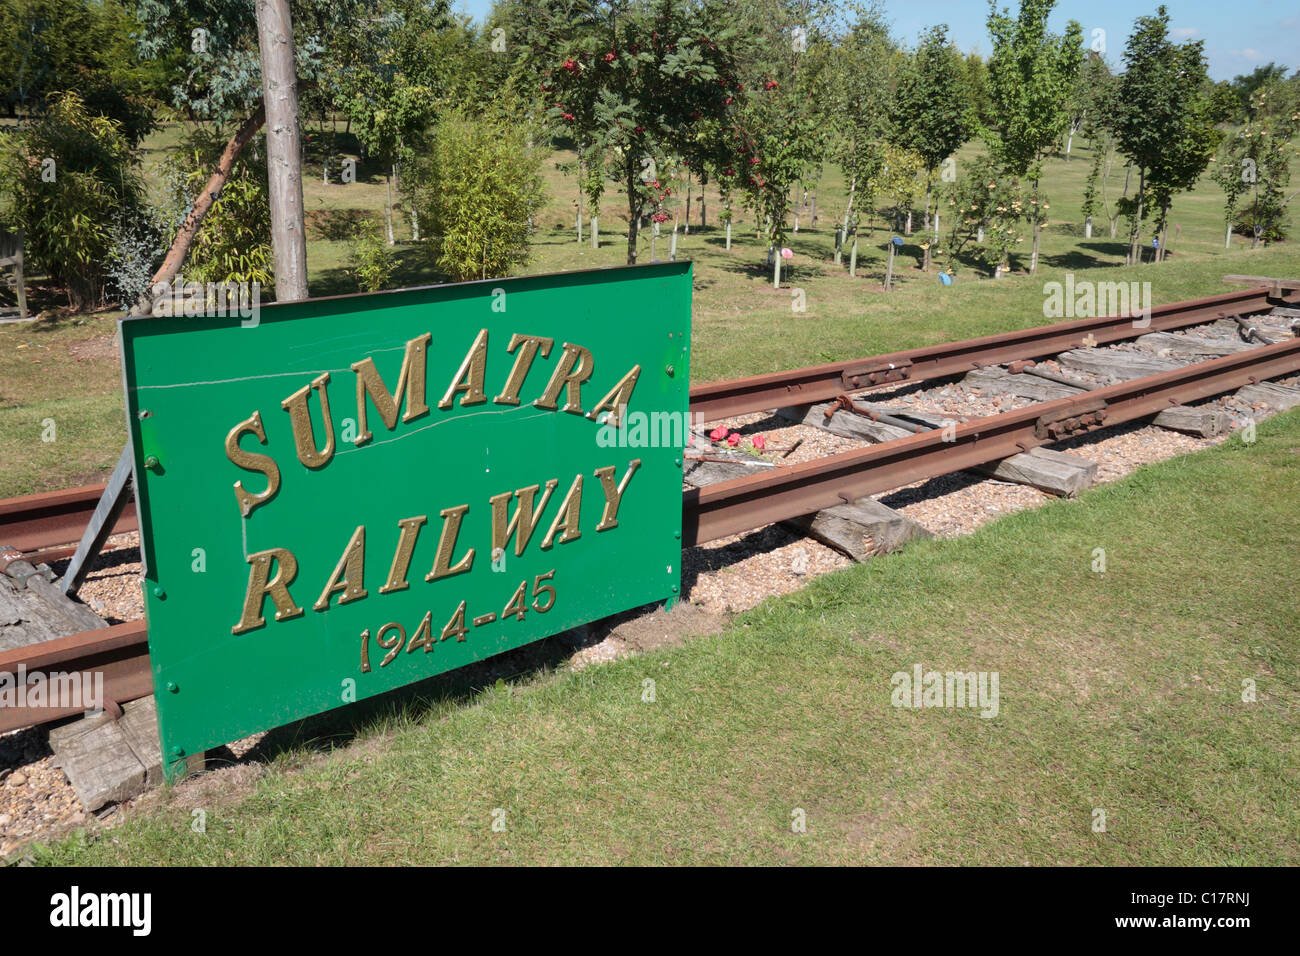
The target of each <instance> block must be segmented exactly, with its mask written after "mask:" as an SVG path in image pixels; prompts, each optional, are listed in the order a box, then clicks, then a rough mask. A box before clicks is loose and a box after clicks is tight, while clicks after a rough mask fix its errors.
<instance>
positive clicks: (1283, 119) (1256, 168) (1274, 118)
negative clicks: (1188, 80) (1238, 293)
mask: <svg viewBox="0 0 1300 956" xmlns="http://www.w3.org/2000/svg"><path fill="white" fill-rule="evenodd" d="M1250 116H1251V119H1250V120H1249V121H1248V122H1247V123H1246V124H1245V125H1244V126H1242V127H1241V128H1240V129H1239V130H1237V132H1236V133H1234V134H1233V135H1232V136H1230V137H1228V138H1227V139H1226V140H1225V142H1224V144H1223V149H1222V150H1221V152H1220V154H1219V157H1218V162H1217V163H1216V165H1215V167H1214V173H1213V175H1214V179H1215V181H1216V182H1217V183H1218V184H1219V185H1220V186H1221V187H1222V188H1223V192H1224V197H1225V203H1224V216H1225V224H1226V226H1227V238H1226V239H1225V242H1227V241H1230V240H1231V236H1232V229H1233V225H1234V223H1238V222H1239V223H1240V225H1241V226H1242V227H1243V228H1244V230H1245V231H1246V232H1248V233H1249V234H1250V236H1251V244H1252V246H1253V245H1258V244H1259V243H1260V242H1265V243H1267V242H1270V241H1278V240H1281V239H1283V238H1285V236H1286V227H1285V222H1284V214H1285V210H1286V205H1287V203H1288V202H1289V201H1290V199H1291V198H1292V197H1288V196H1286V189H1287V186H1288V185H1289V183H1290V181H1291V160H1292V157H1294V156H1295V154H1296V152H1297V150H1296V148H1295V146H1294V145H1293V144H1292V140H1293V139H1294V138H1295V137H1296V135H1297V134H1298V133H1300V85H1297V84H1296V83H1295V82H1272V83H1268V84H1267V85H1265V86H1263V87H1261V88H1259V89H1258V90H1257V91H1256V93H1255V95H1254V96H1253V97H1252V99H1251V103H1250ZM1245 196H1249V197H1250V202H1249V204H1248V205H1246V206H1245V207H1244V208H1241V207H1240V202H1241V199H1242V198H1243V197H1245Z"/></svg>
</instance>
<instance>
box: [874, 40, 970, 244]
mask: <svg viewBox="0 0 1300 956" xmlns="http://www.w3.org/2000/svg"><path fill="white" fill-rule="evenodd" d="M969 102H970V99H969V92H968V90H967V87H966V64H965V62H964V61H963V60H962V57H961V54H959V53H958V52H957V49H956V47H954V46H952V45H951V44H950V43H949V42H948V28H947V27H946V26H937V27H931V28H930V30H929V31H928V32H926V33H925V34H924V36H922V38H921V42H920V44H919V45H918V46H917V49H916V52H915V53H914V54H913V55H912V57H911V58H910V59H909V60H908V62H907V65H906V66H905V67H904V69H903V74H902V76H901V77H900V78H899V82H898V89H897V90H896V91H895V93H894V112H893V119H892V125H893V128H894V133H893V137H892V141H893V142H894V144H895V145H897V146H899V147H901V148H902V149H905V150H910V151H911V152H913V153H916V154H917V155H918V156H920V157H921V160H922V163H923V165H924V169H925V228H926V230H927V231H928V230H929V229H930V199H931V193H932V191H933V188H934V174H935V172H936V171H937V170H938V168H939V164H940V163H942V162H943V161H944V160H945V159H947V158H948V157H949V156H951V155H952V154H953V153H954V152H956V151H957V149H958V148H959V147H960V146H961V145H962V143H964V142H966V140H968V139H970V135H971V128H970V125H969V123H970V116H971V110H970V107H969ZM929 255H930V253H929V248H928V247H927V248H926V262H925V265H926V267H927V268H928V267H929Z"/></svg>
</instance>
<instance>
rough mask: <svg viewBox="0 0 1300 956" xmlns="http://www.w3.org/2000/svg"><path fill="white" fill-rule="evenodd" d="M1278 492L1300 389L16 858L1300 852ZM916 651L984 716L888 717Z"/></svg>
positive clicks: (779, 859)
mask: <svg viewBox="0 0 1300 956" xmlns="http://www.w3.org/2000/svg"><path fill="white" fill-rule="evenodd" d="M1298 494H1300V412H1293V413H1291V414H1289V415H1287V416H1283V417H1280V418H1277V419H1273V420H1271V421H1269V422H1267V423H1265V424H1263V425H1262V426H1261V427H1260V428H1259V432H1258V440H1257V441H1256V442H1255V443H1254V444H1252V445H1245V444H1243V443H1242V441H1241V439H1240V438H1239V437H1234V438H1233V439H1231V440H1230V441H1229V442H1228V443H1226V444H1225V445H1223V446H1220V447H1217V448H1214V449H1211V450H1209V451H1205V452H1201V453H1198V454H1195V455H1190V456H1185V457H1181V458H1176V459H1172V460H1169V461H1166V462H1163V463H1161V464H1157V465H1153V466H1149V467H1146V468H1143V469H1141V470H1140V471H1138V472H1137V473H1135V474H1134V475H1132V476H1130V477H1128V478H1127V479H1125V480H1123V481H1120V482H1117V483H1115V484H1111V485H1105V486H1101V487H1098V488H1096V489H1094V490H1092V491H1089V492H1087V493H1085V494H1084V495H1083V496H1081V497H1080V498H1079V499H1078V500H1075V501H1058V502H1055V503H1052V504H1049V505H1047V506H1046V507H1043V508H1041V509H1038V510H1035V511H1030V512H1022V513H1019V514H1016V515H1013V516H1010V517H1008V518H1005V519H1002V520H1000V521H998V522H996V523H993V524H990V525H986V526H985V527H983V528H982V529H980V530H979V531H978V532H976V533H975V534H973V535H971V536H969V537H966V538H962V539H956V540H946V541H932V542H926V543H923V544H919V545H917V546H914V547H912V548H910V549H909V550H907V551H905V552H903V553H902V554H898V555H894V556H890V557H887V558H881V559H877V560H875V561H872V562H870V563H868V564H866V565H861V566H857V567H853V568H850V569H847V570H844V571H840V572H837V573H834V574H831V575H828V576H825V577H822V578H819V579H817V580H815V581H814V582H812V584H811V585H810V586H809V587H807V588H806V589H804V590H803V591H801V592H798V593H796V594H793V595H790V596H786V597H782V598H775V599H771V600H769V601H767V602H766V603H764V604H763V605H761V606H760V607H758V608H757V609H755V610H754V611H752V612H749V613H747V614H745V615H742V616H741V617H740V618H738V619H737V620H736V621H735V622H734V623H733V625H732V626H731V627H730V628H729V629H728V630H727V631H726V632H725V633H723V634H721V635H718V636H714V637H708V638H702V639H697V640H693V641H691V642H690V643H688V644H686V645H684V646H680V647H677V648H672V649H667V650H661V651H657V652H654V653H650V654H647V655H644V656H640V657H636V658H631V659H625V660H622V661H619V662H616V663H612V664H608V665H603V666H599V667H595V668H589V669H586V670H583V671H581V672H577V673H573V672H567V671H561V672H560V673H556V674H546V673H543V674H537V675H534V676H531V677H526V678H524V679H521V680H519V681H517V682H516V683H514V684H511V685H506V686H504V687H498V688H493V689H488V690H486V691H484V692H481V693H479V694H478V695H477V696H475V697H474V698H473V699H471V700H470V701H468V702H466V701H460V702H445V703H443V704H442V705H439V706H434V707H432V708H430V709H428V710H421V709H419V708H414V707H413V708H410V709H408V710H406V711H405V712H402V713H401V714H400V715H399V717H398V718H396V719H391V720H388V721H380V722H377V723H373V724H371V725H370V726H369V728H368V729H363V731H362V735H361V738H360V739H359V740H358V741H357V742H355V743H354V744H352V745H351V746H349V747H345V748H342V749H339V750H337V751H335V752H334V753H332V754H329V755H327V756H314V755H312V753H311V752H310V751H308V750H307V749H305V748H302V749H298V750H291V751H289V752H287V753H286V754H285V755H284V756H283V757H282V758H281V760H280V761H279V762H278V764H277V765H276V766H274V767H273V768H272V770H271V771H270V772H269V773H268V775H267V776H265V777H264V778H263V779H262V780H260V781H259V782H258V783H257V784H256V785H254V786H253V787H252V788H251V790H249V791H248V792H247V793H246V794H244V795H241V796H238V797H235V798H230V797H227V798H226V799H225V800H224V801H222V802H217V801H216V800H215V799H214V800H213V801H212V802H211V804H210V805H208V806H207V809H208V813H207V818H206V826H207V828H206V833H203V834H199V833H195V832H194V831H193V830H192V829H191V823H192V821H193V819H194V818H193V816H192V810H193V809H194V808H195V807H200V808H202V807H204V806H205V804H204V803H203V802H199V803H197V804H196V803H195V802H194V801H193V800H190V799H179V794H180V792H179V791H177V792H173V794H172V799H171V800H170V801H164V803H163V805H162V806H161V807H160V808H159V809H157V810H156V811H154V812H151V813H148V814H142V815H138V816H135V817H133V818H131V819H129V820H127V821H126V822H125V823H124V824H123V825H122V826H121V827H119V828H115V829H113V830H110V831H105V832H103V833H101V834H99V835H95V836H91V835H87V834H84V833H83V834H79V835H77V836H75V837H73V838H71V839H69V840H66V841H64V842H61V843H59V844H56V845H55V846H53V847H50V848H40V849H38V850H37V853H36V856H37V859H38V860H40V861H42V862H47V863H55V864H68V865H94V864H128V865H136V864H141V865H153V864H163V865H177V864H190V863H199V864H283V863H288V864H389V863H394V864H412V863H529V864H542V863H546V864H553V863H642V864H656V863H683V864H685V863H705V864H717V863H751V864H775V863H808V864H826V863H829V864H842V863H873V864H874V863H881V864H914V863H915V864H922V863H924V864H963V863H965V864H1023V863H1029V864H1168V865H1189V864H1289V865H1295V864H1297V863H1300V805H1298V804H1297V802H1296V801H1295V800H1294V799H1293V795H1294V792H1295V788H1296V786H1297V783H1300V779H1298V778H1300V752H1298V751H1297V739H1296V737H1297V729H1296V728H1297V726H1298V725H1297V716H1300V715H1297V712H1296V700H1297V697H1296V692H1297V690H1300V607H1298V606H1297V604H1296V602H1295V600H1294V579H1295V573H1296V568H1297V563H1296V558H1295V554H1296V551H1297V548H1298V547H1300V516H1297V514H1296V512H1295V508H1294V502H1295V500H1296V497H1297V495H1298ZM1097 548H1103V549H1105V552H1106V562H1107V564H1106V570H1105V572H1104V573H1097V572H1096V571H1094V570H1093V565H1094V561H1095V549H1097ZM917 663H919V664H921V665H923V667H925V668H926V669H935V670H942V671H947V670H963V671H972V670H973V671H996V672H998V674H999V676H1000V701H999V713H998V715H997V716H996V717H994V718H992V719H984V718H982V717H980V716H979V714H978V713H977V712H976V711H974V710H970V709H946V710H940V709H920V710H912V709H902V708H895V707H894V706H892V705H891V702H890V693H891V683H890V678H891V675H892V674H894V673H895V672H898V671H910V670H911V668H912V666H913V665H914V664H917ZM647 678H651V679H653V680H654V681H655V697H656V700H655V702H654V703H646V702H643V692H644V687H645V685H644V681H645V680H646V679H647ZM1247 680H1251V681H1254V682H1256V685H1257V695H1258V696H1257V700H1255V702H1253V703H1247V702H1244V701H1243V699H1242V690H1243V681H1247ZM498 809H499V810H503V811H504V821H505V828H504V830H502V831H500V832H497V831H494V829H493V826H492V824H493V820H494V816H493V814H494V811H496V810H498ZM799 810H802V811H803V812H804V813H805V814H806V821H807V830H806V832H804V833H797V832H794V831H793V830H792V827H791V824H792V820H793V817H792V814H794V813H795V812H796V811H799ZM1097 810H1104V811H1105V816H1106V821H1105V822H1106V826H1105V831H1104V832H1096V831H1095V830H1094V820H1095V819H1097V817H1096V815H1095V811H1097Z"/></svg>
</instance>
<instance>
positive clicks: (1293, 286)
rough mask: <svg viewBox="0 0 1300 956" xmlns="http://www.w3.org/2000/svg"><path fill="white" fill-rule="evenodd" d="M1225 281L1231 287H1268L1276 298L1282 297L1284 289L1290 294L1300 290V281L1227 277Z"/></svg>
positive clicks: (1237, 276)
mask: <svg viewBox="0 0 1300 956" xmlns="http://www.w3.org/2000/svg"><path fill="white" fill-rule="evenodd" d="M1223 281H1224V282H1226V283H1228V284H1229V285H1250V286H1256V285H1262V286H1268V287H1269V294H1270V295H1272V296H1274V297H1280V296H1281V294H1282V291H1283V290H1284V289H1285V290H1286V291H1288V292H1294V291H1296V290H1297V289H1300V279H1280V278H1276V277H1274V276H1242V275H1227V276H1224V277H1223Z"/></svg>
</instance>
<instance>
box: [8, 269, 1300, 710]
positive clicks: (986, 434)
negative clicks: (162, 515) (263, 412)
mask: <svg viewBox="0 0 1300 956" xmlns="http://www.w3.org/2000/svg"><path fill="white" fill-rule="evenodd" d="M1266 292H1267V290H1265V289H1251V290H1248V291H1247V292H1244V293H1236V294H1230V295H1227V296H1212V297H1210V298H1208V299H1201V300H1196V301H1195V302H1190V303H1177V304H1175V305H1171V306H1165V307H1163V308H1162V309H1160V310H1153V311H1152V322H1151V325H1150V326H1149V327H1145V328H1142V329H1136V330H1135V329H1133V327H1132V323H1131V320H1129V319H1118V320H1117V319H1114V318H1110V319H1098V320H1083V321H1081V322H1067V323H1060V324H1058V325H1056V326H1045V327H1042V328H1039V329H1031V330H1027V331H1026V332H1020V333H1007V334H1005V335H996V336H987V337H985V338H982V339H971V340H968V341H966V342H958V343H952V344H950V345H945V346H934V347H931V348H927V349H917V350H913V351H912V352H907V353H895V355H894V356H881V357H879V358H877V359H860V360H857V361H856V362H849V363H838V364H833V365H826V366H818V367H816V368H811V369H798V370H795V371H793V372H786V373H777V374H776V375H768V376H756V377H754V378H750V379H739V380H736V381H735V382H723V383H716V384H714V385H704V386H700V387H699V388H698V389H693V390H692V393H691V401H692V410H693V411H694V410H696V408H697V407H698V408H701V409H712V410H713V411H711V412H708V413H707V414H713V415H714V416H715V417H725V416H726V415H730V414H738V413H739V411H741V410H744V411H753V410H755V409H762V408H771V407H776V406H781V405H789V404H794V403H806V402H811V401H820V400H824V399H826V398H834V397H836V396H837V395H838V394H840V393H841V392H844V391H846V390H861V389H862V388H865V387H869V386H870V385H871V384H873V383H871V382H870V381H867V380H866V379H865V378H864V377H863V376H864V375H865V376H867V377H868V378H869V376H870V374H871V370H872V369H875V370H876V371H877V372H878V373H879V372H880V371H881V369H882V366H883V372H884V373H885V374H884V377H885V379H886V380H907V381H921V380H924V379H926V378H935V377H942V376H944V375H950V374H956V373H958V372H962V371H966V370H968V369H969V368H971V367H975V366H979V365H990V364H1000V363H1001V362H1006V361H1011V360H1013V359H1025V358H1030V357H1038V356H1041V355H1046V354H1051V353H1054V352H1057V351H1062V350H1065V349H1068V348H1072V347H1075V346H1077V345H1079V344H1083V343H1082V340H1081V337H1082V336H1087V335H1089V334H1090V335H1091V336H1092V339H1093V342H1094V343H1095V344H1102V343H1105V342H1112V341H1118V340H1121V339H1124V338H1131V337H1133V336H1135V335H1139V334H1143V333H1145V332H1148V331H1160V330H1165V329H1171V328H1180V327H1183V326H1187V325H1195V324H1198V323H1203V322H1208V321H1213V320H1214V319H1216V318H1220V317H1224V316H1227V315H1232V314H1241V313H1247V314H1248V313H1249V312H1251V311H1257V310H1259V309H1261V308H1267V307H1268V305H1269V303H1268V300H1267V295H1266ZM1121 326H1122V327H1121ZM899 358H906V359H907V362H908V364H906V365H902V364H900V363H899V362H897V361H894V365H895V368H896V369H897V368H905V369H906V370H907V374H906V375H904V376H902V377H901V378H890V377H889V376H890V375H891V374H892V373H893V371H894V370H891V369H889V368H888V365H889V363H890V361H892V360H896V359H899ZM1297 371H1300V339H1294V340H1290V341H1286V342H1281V343H1278V344H1275V345H1268V346H1265V347H1263V348H1258V349H1252V350H1250V351H1247V352H1240V353H1236V354H1234V355H1229V356H1225V357H1223V358H1219V359H1214V360H1212V361H1208V362H1201V363H1197V364H1195V365H1189V366H1185V367H1183V368H1180V369H1175V370H1173V371H1170V372H1164V373H1161V374H1159V375H1150V376H1147V377H1145V378H1139V379H1134V380H1132V381H1129V382H1123V383H1120V384H1118V385H1112V386H1107V387H1105V388H1098V389H1093V390H1091V391H1088V392H1085V393H1082V394H1080V395H1078V396H1071V397H1068V398H1061V399H1056V400H1054V401H1050V402H1044V403H1040V404H1037V405H1033V406H1030V407H1028V408H1024V409H1017V410H1015V411H1011V412H1004V413H1002V414H999V415H994V416H990V417H988V418H980V419H975V420H972V421H969V422H966V423H964V424H960V425H957V426H956V427H955V430H942V431H941V430H934V431H928V432H923V433H920V434H917V435H912V436H909V437H906V438H900V439H897V440H895V441H890V442H885V443H883V444H880V445H874V446H871V447H868V448H863V449H857V450H854V451H849V452H843V453H841V454H838V455H833V456H830V457H828V458H823V459H819V460H817V461H811V462H806V463H804V464H799V465H794V466H791V467H789V468H780V469H775V470H774V471H771V472H767V473H763V474H759V475H753V476H749V477H745V478H737V479H734V480H731V481H725V482H719V483H718V484H715V485H709V486H707V487H705V488H701V489H691V490H688V491H686V492H684V494H683V499H682V511H683V518H682V521H683V532H682V539H683V540H682V544H683V546H684V547H691V546H694V545H698V544H702V543H705V542H708V541H712V540H716V539H718V538H722V537H726V536H728V535H732V534H739V533H742V532H744V531H750V530H754V529H757V528H761V527H764V526H766V525H769V524H772V523H774V522H776V521H781V520H784V519H786V518H793V517H797V516H799V515H804V514H809V513H811V512H814V511H818V510H821V509H823V508H827V507H832V506H834V505H836V504H840V503H841V502H845V501H853V500H856V499H857V498H860V497H863V496H866V495H871V494H878V493H880V492H884V491H889V490H891V489H894V488H898V487H901V486H903V485H907V484H911V483H913V482H917V481H924V480H928V479H930V478H935V477H938V476H940V475H945V474H950V473H952V472H955V471H961V470H963V469H966V468H972V467H975V466H978V465H982V464H986V463H988V462H991V461H997V460H999V459H1002V458H1008V457H1010V456H1012V455H1015V454H1017V453H1019V452H1023V451H1028V450H1029V449H1030V448H1033V447H1036V446H1040V445H1046V444H1051V443H1052V442H1055V441H1059V440H1060V439H1062V438H1064V437H1068V436H1070V435H1073V434H1082V433H1084V432H1087V431H1092V430H1095V429H1097V428H1102V427H1108V426H1111V425H1117V424H1121V423H1123V422H1127V421H1132V420H1134V419H1139V418H1143V417H1146V416H1150V415H1154V414H1156V413H1157V412H1159V411H1161V410H1162V409H1164V408H1167V407H1170V406H1172V405H1179V404H1183V403H1185V402H1189V401H1196V400H1197V399H1201V398H1208V397H1211V396H1213V395H1217V394H1221V393H1223V392H1226V391H1230V390H1232V389H1234V388H1239V387H1241V386H1243V385H1248V384H1255V383H1257V382H1260V381H1264V380H1266V379H1270V378H1277V377H1279V376H1282V375H1286V374H1291V373H1294V372H1297ZM846 383H847V384H846ZM745 389H749V391H748V392H746V391H745ZM746 395H748V396H749V397H746ZM718 409H725V410H726V411H725V412H722V413H719V412H717V410H718ZM954 431H955V433H954ZM102 487H103V486H94V485H92V486H86V487H83V488H73V489H69V490H66V491H59V492H51V493H48V494H43V495H28V496H25V497H23V498H15V499H10V500H8V501H0V540H3V542H4V543H7V544H10V545H12V546H14V547H16V548H18V549H20V550H23V551H25V552H26V553H28V554H29V555H32V556H33V557H45V558H46V559H47V560H49V559H51V557H57V556H66V554H70V553H71V550H72V549H71V548H68V549H66V554H61V552H60V550H59V549H51V545H52V544H63V543H64V542H72V541H75V540H77V539H78V538H79V537H80V535H81V531H82V529H83V527H84V523H85V520H86V518H87V516H88V515H89V514H90V513H91V512H93V510H94V507H95V504H96V502H97V501H98V500H99V496H100V493H101V491H102ZM135 527H136V517H135V509H134V505H131V506H130V507H129V509H128V511H127V512H126V513H124V514H123V516H122V518H121V519H120V521H119V522H118V524H117V526H115V528H114V533H119V532H121V531H129V530H134V528H135ZM20 668H21V669H24V670H25V671H26V672H28V673H29V674H30V673H32V672H36V671H41V672H44V673H48V672H51V671H59V672H66V673H78V672H83V673H84V672H101V673H102V674H103V675H104V696H105V698H106V699H107V700H109V701H113V702H115V703H117V704H121V703H125V702H128V701H130V700H134V699H136V698H138V697H143V696H146V695H148V694H150V693H152V692H153V679H152V671H151V668H150V664H149V652H148V643H147V635H146V630H145V623H144V621H133V622H130V623H127V624H119V625H115V626H114V627H111V628H108V629H107V630H96V631H86V632H82V633H80V634H73V635H70V636H68V637H63V638H58V639H56V640H53V641H48V642H45V643H43V644H39V645H34V646H31V647H26V648H19V649H17V650H12V651H5V652H0V673H6V672H7V673H10V674H14V675H15V676H16V675H17V674H18V673H19V672H20ZM74 712H75V711H73V710H71V709H66V708H65V709H56V708H43V707H42V708H31V707H25V708H20V707H13V708H3V709H0V731H7V730H13V729H17V728H19V727H25V726H31V725H35V724H39V723H44V722H47V721H50V720H56V719H59V718H62V717H67V716H71V715H72V714H73V713H74Z"/></svg>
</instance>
